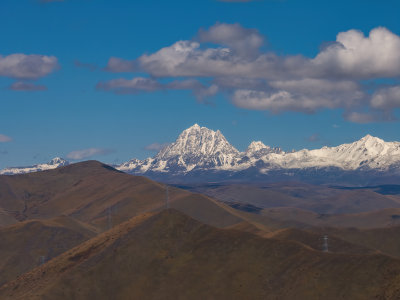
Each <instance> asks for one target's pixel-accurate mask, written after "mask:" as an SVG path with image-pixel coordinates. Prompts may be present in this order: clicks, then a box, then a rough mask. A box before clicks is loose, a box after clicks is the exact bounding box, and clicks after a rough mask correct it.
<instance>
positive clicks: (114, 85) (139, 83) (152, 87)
mask: <svg viewBox="0 0 400 300" xmlns="http://www.w3.org/2000/svg"><path fill="white" fill-rule="evenodd" d="M97 88H98V89H103V90H111V91H114V92H116V93H121V94H127V93H128V94H129V93H138V92H151V91H156V90H160V89H162V84H161V83H159V82H157V81H156V80H154V79H151V78H144V77H135V78H132V79H125V78H119V79H113V80H110V81H106V82H100V83H98V84H97Z"/></svg>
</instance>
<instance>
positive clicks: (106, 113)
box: [0, 0, 400, 168]
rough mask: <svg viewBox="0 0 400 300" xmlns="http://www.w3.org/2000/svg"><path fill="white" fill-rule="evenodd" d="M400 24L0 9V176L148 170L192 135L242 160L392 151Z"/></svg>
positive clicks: (393, 16)
mask: <svg viewBox="0 0 400 300" xmlns="http://www.w3.org/2000/svg"><path fill="white" fill-rule="evenodd" d="M399 11H400V2H399V1H395V0H393V1H388V0H386V1H385V0H383V1H365V0H364V1H334V2H332V1H294V0H282V1H279V0H276V1H273V0H264V1H263V0H259V1H249V2H222V1H216V0H199V1H152V0H148V1H122V0H114V1H105V0H65V1H46V2H44V1H39V0H2V1H1V2H0V36H1V37H2V41H1V43H0V105H1V109H0V168H3V167H6V166H15V165H28V164H33V163H37V162H45V161H48V160H49V159H51V158H52V157H54V156H62V157H67V156H68V155H69V154H70V155H69V156H70V157H72V156H71V152H74V151H80V150H85V149H92V150H93V151H86V152H85V153H90V154H92V155H91V156H88V155H87V157H82V159H87V158H93V159H98V160H101V161H104V162H109V163H116V162H123V161H126V160H128V159H130V158H133V157H137V158H145V157H147V156H152V155H154V152H152V151H151V150H147V149H146V148H148V146H149V145H151V144H155V143H158V144H163V143H168V142H172V141H174V139H175V138H176V137H177V135H178V134H179V133H180V132H181V131H182V130H184V129H185V128H187V127H189V126H191V125H193V124H194V123H198V124H200V125H202V126H206V127H209V128H211V129H220V130H221V131H222V133H223V134H224V135H225V136H226V138H227V139H228V140H229V141H230V142H231V143H232V144H233V145H234V146H235V147H237V148H238V149H239V150H244V149H245V148H246V147H247V145H248V144H249V143H250V142H251V141H252V140H261V141H263V142H264V143H265V144H267V145H270V146H280V147H282V148H283V149H285V150H291V149H301V148H316V147H321V146H322V145H325V144H326V145H338V144H341V143H345V142H351V141H354V140H356V139H359V138H361V137H362V136H364V135H366V134H367V133H369V134H372V135H375V136H379V137H381V138H383V139H385V140H400V136H399V132H400V124H399V122H398V121H396V119H397V118H398V116H399V113H398V107H399V106H400V99H399V97H400V88H399V85H400V83H399V77H400V73H399V72H400V71H398V70H399V66H400V51H396V50H399V49H398V48H396V47H398V40H399V39H400V38H399V35H400V18H399V17H398V12H399ZM351 30H353V31H351ZM354 30H357V31H354ZM371 30H372V32H373V34H371V35H370V32H371ZM359 31H360V32H359ZM372 32H371V33H372ZM339 33H344V34H342V38H340V39H339V40H337V35H338V34H339ZM372 36H374V37H373V38H372ZM178 41H183V42H182V44H179V45H178V44H175V43H177V42H178ZM346 43H350V44H349V45H348V44H346ZM173 45H178V46H179V47H180V48H179V49H181V48H183V50H182V51H186V52H185V53H186V54H187V55H188V56H187V57H186V58H185V59H184V60H183V61H180V60H181V58H182V55H186V54H181V53H180V52H179V53H177V52H176V51H177V50H176V47H175V48H173ZM354 45H355V47H357V49H356V52H355V53H353V54H354V55H353V54H352V55H350V56H349V55H348V53H347V52H346V53H344V52H343V51H345V50H346V51H347V50H348V49H347V48H349V47H350V46H354ZM346 47H347V48H346ZM163 48H164V49H163ZM179 51H181V50H179ZM357 51H358V52H357ZM110 58H113V59H111V60H110ZM178 62H181V63H180V64H178ZM397 64H399V65H397ZM396 70H397V71H396Z"/></svg>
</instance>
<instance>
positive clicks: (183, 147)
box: [156, 124, 239, 160]
mask: <svg viewBox="0 0 400 300" xmlns="http://www.w3.org/2000/svg"><path fill="white" fill-rule="evenodd" d="M218 153H219V154H226V155H229V154H238V153H239V151H238V150H236V149H235V148H234V147H233V146H232V145H231V144H229V142H228V141H227V140H226V138H225V137H224V136H223V135H222V133H221V132H220V131H219V130H217V131H213V130H211V129H208V128H206V127H200V126H199V125H198V124H194V125H193V126H191V127H189V128H188V129H186V130H184V131H183V132H182V133H181V134H180V135H179V136H178V138H177V140H176V141H175V142H174V143H172V144H170V145H169V146H167V147H166V148H164V149H163V150H161V151H160V152H159V153H158V154H157V156H156V158H157V159H162V160H167V159H170V158H172V157H176V156H184V157H186V156H190V157H193V156H195V157H203V158H206V157H210V156H213V155H216V154H218Z"/></svg>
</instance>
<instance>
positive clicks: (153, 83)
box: [97, 77, 218, 100]
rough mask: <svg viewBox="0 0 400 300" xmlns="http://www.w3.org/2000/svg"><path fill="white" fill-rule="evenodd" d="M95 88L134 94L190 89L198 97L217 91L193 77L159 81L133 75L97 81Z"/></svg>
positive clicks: (215, 87)
mask: <svg viewBox="0 0 400 300" xmlns="http://www.w3.org/2000/svg"><path fill="white" fill-rule="evenodd" d="M97 89H100V90H105V91H113V92H114V93H116V94H136V93H140V92H152V91H166V90H192V91H193V93H194V94H195V95H196V97H197V98H198V99H200V100H201V99H203V98H205V97H209V96H213V95H215V94H216V93H217V92H218V87H217V86H216V85H214V84H213V85H210V86H205V85H204V84H202V83H201V82H200V81H198V80H195V79H186V80H175V81H172V82H169V83H161V82H159V81H157V80H155V79H152V78H144V77H135V78H132V79H125V78H119V79H113V80H109V81H105V82H99V83H98V84H97Z"/></svg>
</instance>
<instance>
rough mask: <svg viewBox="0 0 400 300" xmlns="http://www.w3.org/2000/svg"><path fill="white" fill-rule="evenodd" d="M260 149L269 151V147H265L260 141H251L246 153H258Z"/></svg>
mask: <svg viewBox="0 0 400 300" xmlns="http://www.w3.org/2000/svg"><path fill="white" fill-rule="evenodd" d="M262 149H271V147H270V146H267V145H265V144H264V143H263V142H261V141H253V142H251V143H250V145H249V147H247V150H246V152H256V151H260V150H262Z"/></svg>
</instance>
